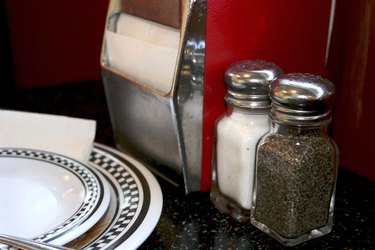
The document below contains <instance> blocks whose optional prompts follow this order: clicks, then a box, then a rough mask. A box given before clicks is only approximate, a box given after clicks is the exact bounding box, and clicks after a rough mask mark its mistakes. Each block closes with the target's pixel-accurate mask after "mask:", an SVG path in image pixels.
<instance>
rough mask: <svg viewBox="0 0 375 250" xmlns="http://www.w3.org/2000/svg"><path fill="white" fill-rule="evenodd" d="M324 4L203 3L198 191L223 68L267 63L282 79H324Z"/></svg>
mask: <svg viewBox="0 0 375 250" xmlns="http://www.w3.org/2000/svg"><path fill="white" fill-rule="evenodd" d="M330 9H331V1H329V0H314V1H301V0H284V1H280V0H267V1H265V0H251V1H250V0H208V8H207V37H206V39H207V43H206V65H205V67H206V68H205V70H206V75H205V81H206V82H205V96H204V125H203V159H202V165H203V172H202V176H203V178H202V190H208V189H209V186H210V182H209V180H210V176H211V156H212V154H211V152H212V137H213V123H214V121H215V119H216V118H217V117H218V116H219V115H220V114H221V113H222V112H224V108H225V105H224V99H223V95H224V93H225V87H224V86H225V83H224V71H225V69H226V67H227V66H228V65H229V64H230V63H231V62H234V61H236V60H241V59H266V60H271V61H273V62H275V63H277V64H278V65H279V66H280V67H281V68H283V69H284V71H285V72H286V73H290V72H309V73H315V74H323V73H324V69H325V56H326V45H327V37H328V28H329V17H330Z"/></svg>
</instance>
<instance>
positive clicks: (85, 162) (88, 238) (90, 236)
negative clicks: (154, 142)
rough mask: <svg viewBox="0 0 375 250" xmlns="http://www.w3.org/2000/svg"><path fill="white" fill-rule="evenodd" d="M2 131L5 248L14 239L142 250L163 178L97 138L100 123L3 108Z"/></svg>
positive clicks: (0, 235)
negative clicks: (159, 180)
mask: <svg viewBox="0 0 375 250" xmlns="http://www.w3.org/2000/svg"><path fill="white" fill-rule="evenodd" d="M0 130H1V132H0V137H1V140H0V204H1V206H0V242H1V243H0V249H14V248H11V246H9V245H12V244H10V243H12V240H13V241H14V240H15V238H16V243H17V242H18V241H17V240H25V241H31V243H36V244H38V243H46V244H50V245H55V246H57V247H59V246H65V247H67V248H71V249H125V248H126V249H136V248H137V247H139V246H140V245H141V244H142V243H143V242H144V241H145V240H146V239H147V237H148V236H149V235H150V234H151V232H152V231H153V230H154V228H155V226H156V225H157V223H158V221H159V218H160V214H161V210H162V205H163V196H162V192H161V189H160V186H159V183H158V182H157V180H156V179H155V177H154V176H153V175H152V174H151V172H150V171H149V170H148V169H147V168H146V166H145V165H144V164H142V163H141V162H140V161H138V160H137V159H135V158H133V157H131V156H130V155H128V154H126V153H124V152H120V151H119V150H118V149H115V148H112V147H108V146H106V145H103V144H100V143H96V142H94V138H95V132H96V122H95V121H92V120H86V119H81V118H72V117H65V116H57V115H48V114H37V113H27V112H19V111H7V110H0ZM8 236H9V237H8ZM7 237H8V238H7ZM6 240H8V241H6ZM9 240H10V241H9ZM4 242H9V243H8V244H9V245H6V244H3V243H4ZM26 243H27V242H26ZM15 246H16V245H12V247H15ZM19 246H20V245H18V247H17V248H21V249H43V248H38V246H37V248H31V247H30V248H27V247H26V248H22V247H19ZM45 249H46V248H45ZM50 249H54V248H50ZM56 249H58V248H56Z"/></svg>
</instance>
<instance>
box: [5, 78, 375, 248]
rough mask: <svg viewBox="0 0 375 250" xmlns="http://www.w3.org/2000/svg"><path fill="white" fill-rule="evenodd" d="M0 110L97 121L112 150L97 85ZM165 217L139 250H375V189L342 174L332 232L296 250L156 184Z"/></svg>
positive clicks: (25, 99)
mask: <svg viewBox="0 0 375 250" xmlns="http://www.w3.org/2000/svg"><path fill="white" fill-rule="evenodd" d="M0 108H2V109H12V110H21V111H31V112H41V113H49V114H60V115H67V116H73V117H82V118H87V119H95V120H96V121H97V136H96V141H97V142H100V143H104V144H106V145H109V146H114V139H113V135H112V130H111V124H110V119H109V115H108V110H107V106H106V100H105V95H104V89H103V86H102V83H101V82H100V81H93V82H84V83H76V84H65V85H57V86H51V87H44V88H36V89H6V90H5V91H2V94H0ZM159 183H160V185H161V188H162V191H163V198H164V204H163V211H162V215H161V217H160V220H159V223H158V224H157V226H156V228H155V230H154V231H153V233H152V234H151V235H150V236H149V237H148V238H147V240H146V241H145V242H144V243H143V244H142V245H141V246H140V248H139V249H306V248H307V249H374V248H375V244H374V241H375V234H374V227H375V206H374V204H375V202H374V199H375V193H374V188H375V183H374V182H371V181H369V180H368V179H366V178H364V177H361V176H358V175H357V174H355V173H353V172H350V171H348V170H346V169H345V168H342V167H341V168H340V170H339V176H338V183H337V192H336V207H335V216H334V226H333V230H332V232H331V233H330V234H328V235H326V236H323V237H320V238H317V239H314V240H311V241H309V242H306V243H303V244H301V245H298V246H296V247H291V248H290V247H289V248H288V247H283V246H282V245H280V244H279V243H278V242H276V241H275V240H273V239H272V238H270V237H269V236H268V235H266V234H264V233H262V232H261V231H259V230H257V229H256V228H255V227H253V226H252V225H251V224H250V223H238V222H236V221H235V220H234V219H232V218H230V217H229V216H227V215H225V214H222V213H220V212H219V211H218V210H217V209H216V208H215V207H214V206H213V204H212V203H211V201H210V198H209V194H208V193H198V192H197V193H192V194H190V195H187V196H186V195H185V194H184V192H183V190H182V189H180V188H176V187H175V186H172V185H170V184H169V183H167V182H165V181H163V180H161V179H159Z"/></svg>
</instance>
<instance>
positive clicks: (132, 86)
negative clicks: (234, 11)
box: [101, 0, 206, 193]
mask: <svg viewBox="0 0 375 250" xmlns="http://www.w3.org/2000/svg"><path fill="white" fill-rule="evenodd" d="M205 26H206V1H203V0H198V1H179V0H163V1H147V0H138V1H133V0H128V1H127V0H122V1H111V2H110V5H109V10H108V16H107V22H106V27H105V35H104V39H103V49H102V55H101V64H102V79H103V83H104V88H105V92H106V96H107V104H108V107H109V111H110V117H111V122H112V127H113V131H114V137H115V140H116V144H117V147H118V148H119V149H120V150H124V151H126V152H128V153H130V154H132V155H133V156H135V157H136V158H138V159H139V160H141V161H143V162H144V163H145V164H146V165H147V166H148V167H149V168H150V169H151V170H153V172H154V173H156V174H158V175H160V176H162V177H164V178H165V179H167V180H169V181H170V182H172V183H174V184H176V185H181V184H183V185H184V188H185V190H186V192H187V193H189V192H192V191H197V190H200V187H201V183H200V182H201V140H202V117H203V76H204V59H205V32H206V30H205Z"/></svg>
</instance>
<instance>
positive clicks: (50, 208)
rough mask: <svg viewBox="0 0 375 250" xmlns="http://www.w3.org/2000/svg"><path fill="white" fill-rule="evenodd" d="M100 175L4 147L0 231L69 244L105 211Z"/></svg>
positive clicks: (0, 161) (41, 154)
mask: <svg viewBox="0 0 375 250" xmlns="http://www.w3.org/2000/svg"><path fill="white" fill-rule="evenodd" d="M109 200H110V190H109V188H108V186H106V185H103V182H102V180H101V179H100V177H99V174H98V173H97V172H96V171H93V170H92V169H90V168H88V167H86V166H85V165H83V164H81V163H80V162H78V161H75V160H72V159H70V158H67V157H65V156H62V155H57V154H54V153H50V152H45V151H39V150H31V149H12V148H0V204H1V205H0V233H4V234H8V235H14V236H19V237H24V238H33V239H39V240H42V241H45V242H50V243H53V244H59V245H60V244H65V243H66V242H69V241H71V240H72V239H74V238H76V237H78V236H79V235H81V234H82V233H84V232H86V231H87V230H88V229H90V228H91V227H92V226H93V225H94V224H95V223H96V222H97V221H98V220H99V219H100V218H101V217H102V216H103V214H104V213H105V211H106V209H107V208H108V205H109Z"/></svg>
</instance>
